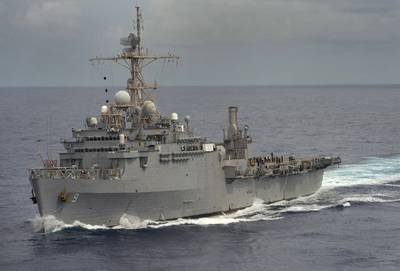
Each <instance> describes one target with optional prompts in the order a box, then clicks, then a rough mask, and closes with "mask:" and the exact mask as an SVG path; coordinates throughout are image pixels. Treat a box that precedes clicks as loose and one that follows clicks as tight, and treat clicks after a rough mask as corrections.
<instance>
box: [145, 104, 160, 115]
mask: <svg viewBox="0 0 400 271" xmlns="http://www.w3.org/2000/svg"><path fill="white" fill-rule="evenodd" d="M142 112H143V115H144V116H153V115H155V114H156V113H157V108H156V105H155V104H154V103H153V102H152V101H145V102H144V103H143V107H142Z"/></svg>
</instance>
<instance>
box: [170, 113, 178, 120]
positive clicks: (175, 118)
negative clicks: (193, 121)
mask: <svg viewBox="0 0 400 271" xmlns="http://www.w3.org/2000/svg"><path fill="white" fill-rule="evenodd" d="M171 120H173V121H177V120H178V114H177V113H172V114H171Z"/></svg>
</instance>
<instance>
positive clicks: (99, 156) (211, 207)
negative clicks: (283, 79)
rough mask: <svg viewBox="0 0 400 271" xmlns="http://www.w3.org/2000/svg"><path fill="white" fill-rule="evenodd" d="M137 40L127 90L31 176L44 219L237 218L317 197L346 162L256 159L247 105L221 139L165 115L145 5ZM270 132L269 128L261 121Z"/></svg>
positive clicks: (121, 57)
mask: <svg viewBox="0 0 400 271" xmlns="http://www.w3.org/2000/svg"><path fill="white" fill-rule="evenodd" d="M135 24H136V26H135V31H134V32H135V33H131V34H129V36H128V37H127V38H122V39H121V45H122V46H124V48H123V50H122V52H121V53H119V54H118V55H117V56H115V57H110V58H99V57H96V58H94V59H91V61H94V62H96V61H100V62H103V61H113V62H116V63H118V64H120V65H122V66H125V67H126V68H127V69H129V71H130V78H129V79H128V82H127V87H126V89H124V90H120V91H118V92H116V93H115V96H114V100H113V102H111V103H107V104H105V105H103V106H101V114H100V116H91V117H88V118H87V119H86V126H85V127H83V128H81V129H72V136H73V139H71V140H63V142H62V143H63V144H64V147H65V151H64V152H62V153H60V157H59V161H58V160H43V168H39V169H30V182H31V185H32V200H33V202H34V203H37V205H38V208H39V213H40V215H41V216H42V217H46V216H54V217H55V218H56V219H58V220H62V221H63V222H65V223H73V222H75V221H80V222H82V223H87V224H92V225H106V226H114V225H118V224H119V223H120V219H121V217H123V216H125V215H127V216H129V217H133V218H136V219H140V220H168V219H175V218H182V217H194V216H203V215H210V214H216V213H222V212H228V211H232V210H237V209H241V208H245V207H248V206H251V205H252V204H253V202H254V201H255V200H256V199H261V200H263V201H264V202H265V203H272V202H276V201H281V200H290V199H294V198H297V197H300V196H306V195H310V194H313V193H314V192H316V191H317V190H318V189H319V188H320V187H321V183H322V178H323V172H324V169H325V168H326V167H328V166H330V165H333V164H338V163H340V158H331V157H317V158H312V159H297V158H295V157H293V156H289V157H283V156H279V155H274V154H273V153H271V154H270V155H268V156H266V157H251V156H250V154H249V152H248V144H250V143H251V141H252V140H251V137H250V135H249V129H248V127H247V126H244V127H243V128H241V127H239V124H238V107H235V106H232V107H229V109H228V114H227V115H228V119H229V123H228V125H227V129H226V130H225V131H224V133H223V139H222V140H221V142H216V143H215V142H208V141H207V139H206V138H204V137H201V136H196V135H195V134H194V133H193V128H192V126H191V122H190V117H188V116H187V117H185V118H183V120H182V119H181V118H180V117H179V116H178V114H177V113H172V114H170V115H169V116H164V115H162V114H160V112H159V111H158V110H157V107H156V104H155V99H154V97H153V96H152V95H151V92H152V91H151V90H153V89H156V88H157V85H156V84H154V85H149V84H146V83H145V81H144V77H143V73H142V71H143V68H144V67H146V66H147V65H149V64H150V63H152V62H154V61H157V60H162V59H164V60H168V61H178V57H176V56H174V55H171V54H168V55H165V56H157V55H151V54H149V53H148V51H147V50H144V48H143V47H142V39H141V29H142V25H141V24H142V20H141V12H140V9H139V7H136V21H135ZM260 125H262V123H260Z"/></svg>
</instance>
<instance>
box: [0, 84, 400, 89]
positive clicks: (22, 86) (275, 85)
mask: <svg viewBox="0 0 400 271" xmlns="http://www.w3.org/2000/svg"><path fill="white" fill-rule="evenodd" d="M347 86H356V87H373V86H400V83H371V84H354V83H349V84H344V83H340V84H265V85H264V84H237V85H228V84H215V85H197V84H193V85H191V84H187V85H186V84H183V85H168V84H166V85H162V86H160V87H159V88H163V87H179V88H181V87H347ZM99 87H107V88H124V86H109V85H92V86H89V85H80V86H79V85H75V86H65V85H64V86H63V85H49V86H39V85H31V86H29V85H21V86H6V85H4V86H1V85H0V88H99Z"/></svg>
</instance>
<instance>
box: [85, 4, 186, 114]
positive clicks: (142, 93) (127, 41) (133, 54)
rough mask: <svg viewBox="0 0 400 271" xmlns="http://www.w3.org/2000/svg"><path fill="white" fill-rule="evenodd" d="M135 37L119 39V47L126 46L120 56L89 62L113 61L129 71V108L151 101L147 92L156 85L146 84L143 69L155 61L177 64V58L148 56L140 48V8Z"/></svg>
mask: <svg viewBox="0 0 400 271" xmlns="http://www.w3.org/2000/svg"><path fill="white" fill-rule="evenodd" d="M134 28H136V35H135V34H133V33H131V34H129V36H128V37H127V38H121V45H122V46H126V48H124V49H123V50H122V52H121V53H120V54H118V55H117V56H115V57H95V58H92V59H90V61H91V62H102V61H114V62H116V63H117V64H119V65H121V66H123V67H125V68H127V69H128V70H129V71H130V76H131V78H129V79H128V82H127V90H128V91H129V92H130V96H131V104H130V106H142V105H143V102H144V101H145V100H152V97H151V96H150V94H149V93H148V92H147V90H151V89H157V88H158V86H157V84H156V83H154V84H147V83H145V80H144V77H143V72H142V71H143V69H144V68H145V67H146V66H147V65H149V64H151V63H152V62H154V61H157V60H168V61H171V60H172V61H176V62H178V60H179V57H177V56H174V55H172V54H168V55H149V54H148V52H147V50H146V51H145V52H143V47H142V14H141V11H140V7H138V6H137V7H136V27H134Z"/></svg>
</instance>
